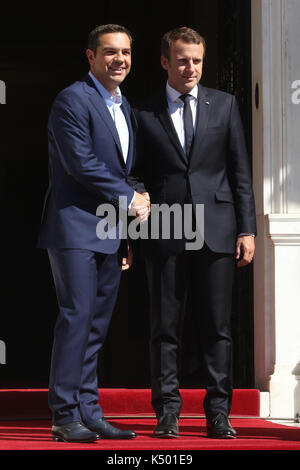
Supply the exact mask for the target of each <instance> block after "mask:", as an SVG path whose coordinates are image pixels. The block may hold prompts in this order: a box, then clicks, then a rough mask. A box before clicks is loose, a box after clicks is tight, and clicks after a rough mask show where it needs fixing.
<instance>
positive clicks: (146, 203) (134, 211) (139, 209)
mask: <svg viewBox="0 0 300 470" xmlns="http://www.w3.org/2000/svg"><path fill="white" fill-rule="evenodd" d="M150 210H151V205H150V196H149V194H148V193H143V194H140V193H137V192H136V193H135V195H134V199H133V201H132V203H131V207H130V209H129V215H133V216H135V217H138V218H139V220H140V223H141V224H143V223H145V222H146V221H147V219H148V217H149V214H150ZM132 261H133V254H132V249H131V246H130V245H129V244H128V256H127V258H123V259H122V271H127V269H129V268H130V266H131V265H132Z"/></svg>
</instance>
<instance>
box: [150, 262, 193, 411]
mask: <svg viewBox="0 0 300 470" xmlns="http://www.w3.org/2000/svg"><path fill="white" fill-rule="evenodd" d="M184 266H185V263H184V256H182V255H178V256H169V257H147V259H146V269H147V276H148V282H149V291H150V335H151V337H150V358H151V383H152V406H153V409H154V411H155V412H156V415H157V416H161V415H163V414H165V413H174V414H176V415H177V416H179V414H180V410H181V397H180V394H179V361H180V334H181V323H182V315H183V309H184V300H185V286H186V282H185V279H186V276H185V269H184Z"/></svg>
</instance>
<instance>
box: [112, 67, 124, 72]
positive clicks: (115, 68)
mask: <svg viewBox="0 0 300 470" xmlns="http://www.w3.org/2000/svg"><path fill="white" fill-rule="evenodd" d="M109 70H112V71H113V72H122V71H123V70H126V68H125V67H112V66H111V67H109Z"/></svg>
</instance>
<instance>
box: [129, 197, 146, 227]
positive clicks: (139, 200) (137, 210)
mask: <svg viewBox="0 0 300 470" xmlns="http://www.w3.org/2000/svg"><path fill="white" fill-rule="evenodd" d="M129 214H130V215H134V216H136V217H139V219H140V222H141V223H144V222H146V220H147V219H148V217H149V214H150V197H149V194H148V193H143V194H140V193H137V192H136V193H135V196H134V199H133V201H132V204H131V208H130V210H129Z"/></svg>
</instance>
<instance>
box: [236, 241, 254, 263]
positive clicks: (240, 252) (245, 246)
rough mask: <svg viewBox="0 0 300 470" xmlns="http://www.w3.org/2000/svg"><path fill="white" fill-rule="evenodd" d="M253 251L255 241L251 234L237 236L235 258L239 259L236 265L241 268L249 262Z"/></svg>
mask: <svg viewBox="0 0 300 470" xmlns="http://www.w3.org/2000/svg"><path fill="white" fill-rule="evenodd" d="M254 251H255V242H254V237H253V236H252V235H243V236H242V237H238V239H237V242H236V259H237V260H239V261H238V263H237V266H238V267H239V268H241V267H242V266H246V265H247V264H249V263H251V261H252V259H253V256H254Z"/></svg>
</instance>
